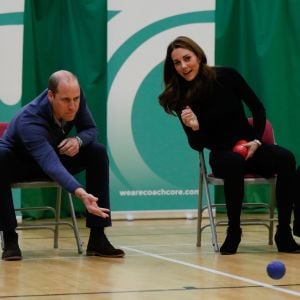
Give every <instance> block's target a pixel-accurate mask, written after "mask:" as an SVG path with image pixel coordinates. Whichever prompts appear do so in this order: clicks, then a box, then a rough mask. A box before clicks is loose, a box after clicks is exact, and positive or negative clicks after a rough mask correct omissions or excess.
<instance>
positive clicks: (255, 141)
mask: <svg viewBox="0 0 300 300" xmlns="http://www.w3.org/2000/svg"><path fill="white" fill-rule="evenodd" d="M253 142H254V143H256V144H257V145H258V146H261V144H262V143H261V141H260V140H257V139H255V140H253Z"/></svg>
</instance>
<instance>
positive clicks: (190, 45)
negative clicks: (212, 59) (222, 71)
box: [158, 36, 216, 115]
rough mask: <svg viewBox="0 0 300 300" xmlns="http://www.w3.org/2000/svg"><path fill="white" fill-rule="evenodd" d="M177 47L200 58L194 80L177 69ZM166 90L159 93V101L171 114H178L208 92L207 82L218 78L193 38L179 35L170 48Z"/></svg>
mask: <svg viewBox="0 0 300 300" xmlns="http://www.w3.org/2000/svg"><path fill="white" fill-rule="evenodd" d="M177 48H184V49H187V50H190V51H192V52H193V53H194V54H195V55H196V56H197V57H198V59H199V61H200V66H199V72H198V74H197V76H196V78H195V79H194V80H192V82H188V81H186V80H185V79H183V78H182V77H181V76H180V75H179V74H178V73H177V71H176V69H175V66H174V63H173V60H172V57H171V55H172V52H173V50H175V49H177ZM163 76H164V77H163V79H164V86H165V89H164V91H163V92H162V93H161V94H160V95H159V97H158V98H159V103H160V105H161V106H162V107H163V108H164V110H165V111H166V112H167V113H168V114H171V115H176V113H179V112H180V111H181V109H182V108H183V107H184V106H186V105H190V104H191V103H192V102H193V101H194V100H195V99H196V98H199V96H204V98H205V94H206V93H207V91H208V89H207V86H208V85H207V83H209V82H210V81H211V80H214V79H215V78H216V74H215V71H214V69H212V68H211V67H210V66H208V65H207V58H206V55H205V53H204V51H203V49H202V48H201V47H200V46H199V45H198V44H197V43H196V42H195V41H193V40H192V39H191V38H189V37H186V36H179V37H177V38H176V39H175V40H173V41H172V42H171V43H170V44H169V46H168V48H167V54H166V58H165V62H164V74H163Z"/></svg>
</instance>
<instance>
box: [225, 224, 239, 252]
mask: <svg viewBox="0 0 300 300" xmlns="http://www.w3.org/2000/svg"><path fill="white" fill-rule="evenodd" d="M241 236H242V229H241V228H239V227H237V228H231V227H228V229H227V236H226V239H225V241H224V243H223V245H222V246H221V248H220V253H221V254H222V255H231V254H235V253H236V251H237V248H238V246H239V244H240V242H241Z"/></svg>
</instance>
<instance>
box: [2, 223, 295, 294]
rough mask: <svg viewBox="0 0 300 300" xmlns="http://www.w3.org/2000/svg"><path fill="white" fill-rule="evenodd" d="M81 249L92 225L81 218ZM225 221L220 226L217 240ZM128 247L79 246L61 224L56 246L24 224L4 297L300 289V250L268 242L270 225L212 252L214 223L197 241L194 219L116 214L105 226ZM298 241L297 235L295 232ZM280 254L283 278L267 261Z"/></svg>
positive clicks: (5, 277)
mask: <svg viewBox="0 0 300 300" xmlns="http://www.w3.org/2000/svg"><path fill="white" fill-rule="evenodd" d="M79 226H80V233H81V237H82V240H83V241H84V243H85V245H84V249H85V247H86V243H87V239H88V231H87V230H86V228H85V223H84V220H79ZM225 229H226V228H225V227H218V240H219V244H221V243H222V242H223V239H224V234H225ZM106 233H107V235H108V237H109V239H110V241H111V242H112V243H113V244H114V245H115V246H118V247H121V248H123V249H124V250H125V251H126V257H125V258H118V259H108V258H97V257H86V256H85V255H84V254H83V255H79V254H78V253H77V247H76V244H75V239H74V236H73V232H72V231H71V229H70V228H69V227H63V226H62V227H61V231H60V239H59V249H56V250H54V249H53V248H52V247H53V245H52V242H53V240H52V232H51V231H49V230H23V231H19V237H20V238H19V241H20V247H21V248H22V251H23V256H24V259H23V260H22V261H15V262H5V261H1V262H0V299H25V300H29V299H33V300H38V299H45V300H61V299H66V300H71V299H72V300H73V299H74V300H82V299H89V300H93V299H101V300H121V299H122V300H127V299H128V300H158V299H172V300H177V299H180V300H185V299H186V300H194V299H195V300H196V299H197V300H199V299H230V300H234V299H264V300H268V299H270V300H271V299H272V300H279V299H285V300H287V299H296V298H298V297H299V296H300V254H283V253H278V252H277V250H276V247H275V246H269V245H267V230H266V229H265V228H264V227H262V226H244V227H243V237H242V242H241V244H240V247H239V252H238V254H236V255H231V256H221V255H219V254H218V253H214V252H213V248H212V246H211V237H210V236H211V235H210V229H209V228H207V229H205V231H204V234H203V245H202V247H201V248H197V247H196V220H195V219H194V220H186V219H173V220H168V219H165V220H135V221H130V222H129V221H114V223H113V227H112V228H109V229H108V230H107V231H106ZM298 242H300V239H298ZM272 260H281V261H282V262H283V263H284V264H285V266H286V269H287V272H286V275H285V276H284V277H283V278H282V279H280V280H273V279H271V278H269V277H268V276H267V274H266V271H265V269H266V265H267V264H268V263H269V262H270V261H272Z"/></svg>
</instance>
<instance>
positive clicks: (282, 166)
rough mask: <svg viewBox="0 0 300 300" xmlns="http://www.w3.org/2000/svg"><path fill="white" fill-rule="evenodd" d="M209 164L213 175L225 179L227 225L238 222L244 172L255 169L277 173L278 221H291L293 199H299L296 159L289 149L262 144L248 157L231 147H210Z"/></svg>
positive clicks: (259, 171) (283, 223) (282, 224)
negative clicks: (218, 149)
mask: <svg viewBox="0 0 300 300" xmlns="http://www.w3.org/2000/svg"><path fill="white" fill-rule="evenodd" d="M210 165H211V167H212V171H213V173H214V174H215V176H217V177H221V178H223V179H224V193H225V202H226V207H227V216H228V221H229V226H233V227H237V226H240V214H241V207H242V201H243V197H244V175H245V174H246V173H256V174H259V175H261V176H263V177H265V178H268V177H270V176H272V175H273V174H277V182H276V202H277V209H278V224H279V225H280V226H289V225H290V222H291V214H292V210H293V207H294V205H295V201H299V200H300V199H299V197H298V196H297V195H296V184H297V183H296V162H295V158H294V155H293V154H292V153H291V152H290V151H288V150H286V149H284V148H282V147H280V146H278V145H265V144H263V145H262V146H261V147H259V148H258V149H257V151H256V152H255V154H254V156H253V157H252V158H250V159H248V160H244V158H243V157H242V156H240V155H239V154H237V153H234V152H232V151H212V152H211V153H210Z"/></svg>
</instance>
